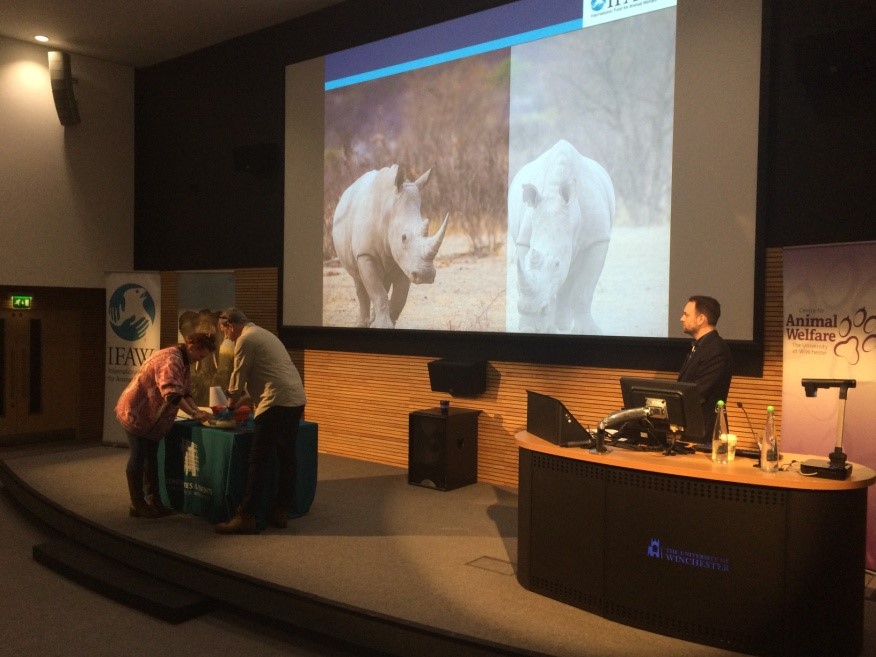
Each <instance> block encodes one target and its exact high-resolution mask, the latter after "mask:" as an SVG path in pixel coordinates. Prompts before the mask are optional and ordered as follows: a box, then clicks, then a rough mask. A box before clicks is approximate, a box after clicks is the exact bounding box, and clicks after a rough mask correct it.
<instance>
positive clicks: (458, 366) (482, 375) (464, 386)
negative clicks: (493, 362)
mask: <svg viewBox="0 0 876 657" xmlns="http://www.w3.org/2000/svg"><path fill="white" fill-rule="evenodd" d="M427 367H428V368H429V384H430V386H431V388H432V392H449V393H450V394H451V395H453V396H454V397H477V396H479V395H482V394H483V393H484V391H486V389H487V361H485V360H475V361H468V360H449V359H447V358H440V359H438V360H432V361H429V363H428V364H427Z"/></svg>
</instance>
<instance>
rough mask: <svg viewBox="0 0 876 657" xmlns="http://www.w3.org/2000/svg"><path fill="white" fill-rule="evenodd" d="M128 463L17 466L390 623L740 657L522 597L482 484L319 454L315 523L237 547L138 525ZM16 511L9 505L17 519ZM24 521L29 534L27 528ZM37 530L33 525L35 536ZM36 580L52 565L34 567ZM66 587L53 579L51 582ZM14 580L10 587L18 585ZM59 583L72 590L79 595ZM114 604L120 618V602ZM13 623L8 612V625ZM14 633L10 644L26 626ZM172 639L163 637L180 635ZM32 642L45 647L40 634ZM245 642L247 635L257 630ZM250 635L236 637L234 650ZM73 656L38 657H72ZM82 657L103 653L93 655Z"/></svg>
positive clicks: (171, 544) (603, 647) (69, 459)
mask: <svg viewBox="0 0 876 657" xmlns="http://www.w3.org/2000/svg"><path fill="white" fill-rule="evenodd" d="M0 456H2V454H0ZM126 458H127V450H124V449H118V448H112V447H103V446H92V447H88V448H85V449H75V450H69V451H55V452H49V453H40V454H27V453H24V454H13V455H10V454H6V456H5V462H6V464H7V466H8V467H10V468H11V469H12V470H13V471H14V472H15V473H16V475H17V476H19V477H20V478H22V479H23V480H24V481H26V482H27V483H28V484H29V485H30V486H32V487H33V488H34V489H36V490H38V491H40V492H41V493H42V494H43V495H45V496H46V497H48V498H50V499H52V500H55V501H57V502H59V503H62V504H63V506H65V508H68V509H70V510H71V511H73V512H74V513H76V514H79V515H81V516H83V517H85V518H87V519H89V520H91V521H93V522H95V523H98V524H100V525H102V526H106V527H108V528H110V529H111V530H113V531H115V532H118V533H121V534H124V535H127V536H129V537H130V538H131V539H133V540H137V541H142V542H146V543H149V544H152V545H155V546H156V547H158V548H160V549H162V550H167V551H171V552H174V553H179V554H185V555H186V556H188V557H189V558H191V559H196V560H199V561H203V562H205V563H210V564H214V565H216V566H219V567H221V568H225V569H229V570H234V571H238V572H241V573H243V574H245V575H248V576H250V577H253V578H256V579H259V580H265V581H269V582H273V583H274V584H276V585H278V586H281V587H287V588H290V589H294V590H296V591H302V592H305V593H307V594H311V595H314V596H318V597H320V598H324V599H328V600H333V601H336V602H338V603H340V604H343V605H349V606H351V607H354V608H358V609H364V610H370V611H373V612H375V613H378V614H382V615H386V616H388V617H394V618H399V619H403V620H405V621H408V622H412V623H415V624H419V625H423V626H428V627H436V628H440V629H443V630H446V631H450V632H453V633H457V634H461V635H463V636H469V637H474V638H477V639H483V640H486V641H490V642H495V643H498V644H503V645H513V646H517V647H520V648H523V649H525V650H530V651H532V652H533V653H537V654H544V655H553V656H556V657H584V656H590V655H593V656H600V657H601V656H606V657H607V656H612V655H618V656H620V655H624V656H633V657H635V656H639V655H641V656H643V657H644V656H648V657H651V656H653V655H666V656H678V657H683V656H688V655H689V656H694V655H696V656H710V655H714V656H718V655H734V654H737V653H731V652H728V651H725V650H720V649H717V648H711V647H707V646H701V645H697V644H693V643H689V642H685V641H679V640H676V639H671V638H668V637H665V636H662V635H658V634H652V633H649V632H645V631H642V630H638V629H635V628H631V627H627V626H624V625H620V624H618V623H614V622H611V621H607V620H605V619H602V618H600V617H598V616H595V615H593V614H589V613H587V612H584V611H581V610H579V609H576V608H574V607H570V606H568V605H565V604H562V603H560V602H557V601H554V600H551V599H549V598H546V597H543V596H540V595H537V594H534V593H531V592H529V591H527V590H526V589H524V588H523V587H521V586H520V584H519V583H518V582H517V580H516V577H515V571H514V568H515V562H516V530H517V516H516V514H517V493H516V490H514V489H510V488H504V487H499V486H493V485H488V484H475V485H472V486H466V487H464V488H460V489H457V490H453V491H448V492H441V491H435V490H431V489H426V488H422V487H417V486H410V485H408V484H407V472H406V470H403V469H400V468H394V467H390V466H385V465H380V464H374V463H369V462H365V461H358V460H353V459H347V458H341V457H336V456H331V455H325V454H320V455H319V483H318V486H317V491H316V499H315V501H314V503H313V506H312V507H311V510H310V513H309V514H308V515H306V516H304V517H302V518H300V519H297V520H295V521H292V522H290V526H289V528H288V529H286V530H267V531H265V532H263V533H262V534H260V535H258V536H230V537H227V536H219V535H217V534H216V533H215V532H214V531H213V528H212V526H211V525H210V524H209V523H207V522H206V521H205V520H204V519H203V518H200V517H196V516H191V515H183V514H179V515H176V516H172V517H170V518H166V519H162V520H157V521H144V520H137V519H132V518H129V517H128V515H127V506H126V503H125V498H126V492H125V485H124V474H123V472H124V464H125V460H126ZM7 506H8V505H7V504H5V503H4V505H3V510H4V513H6V514H8V509H7V508H6V507H7ZM15 524H22V520H21V518H17V522H16V523H15ZM31 531H34V530H31V529H30V528H27V527H25V528H24V530H23V535H24V536H27V535H28V533H29V532H31ZM25 542H26V539H25ZM21 549H22V546H21V545H20V542H19V544H17V545H16V544H15V542H14V541H13V544H12V545H8V546H6V550H5V551H6V552H7V554H6V555H5V556H6V558H5V559H4V561H3V569H4V571H7V572H8V570H9V568H10V564H11V565H12V567H13V568H14V567H15V565H14V564H16V563H17V564H19V565H20V564H21V562H22V559H23V557H22V555H21V554H18V553H15V554H10V553H8V551H10V550H13V551H14V550H21ZM27 549H28V555H29V546H28V548H27ZM28 569H29V570H33V569H37V570H38V569H39V567H38V566H36V565H35V564H28ZM862 576H863V573H862ZM57 577H58V576H56V575H53V574H51V573H48V572H41V573H40V576H39V579H40V580H51V579H52V578H57ZM16 579H17V578H16ZM4 580H7V581H9V580H8V578H7V577H6V576H5V575H4ZM60 585H61V587H62V588H63V589H65V590H68V589H70V588H71V587H73V586H74V585H70V584H64V583H60ZM16 586H18V587H21V588H22V589H24V588H26V583H25V582H18V581H16ZM12 593H13V594H12V595H9V594H8V593H7V595H6V596H4V597H5V598H6V599H7V600H10V599H12V600H17V601H19V602H20V606H21V607H22V608H19V604H16V608H19V609H18V612H17V614H16V617H20V618H25V617H27V616H28V615H29V614H31V613H32V614H33V616H34V617H35V618H36V619H38V620H39V622H40V623H45V624H46V625H51V626H52V628H53V632H54V633H57V631H58V627H59V626H58V623H53V622H52V616H51V614H49V613H47V607H46V605H45V601H44V600H43V601H40V600H39V599H38V598H37V599H34V598H33V596H30V595H25V594H24V593H19V595H16V594H15V592H14V591H13V592H12ZM873 604H874V603H872V602H867V603H866V604H865V614H866V619H865V631H866V636H865V639H864V644H865V650H864V653H863V654H864V655H867V656H870V655H876V645H874V644H876V641H874V640H872V639H871V637H872V636H873V634H874V632H876V615H874V614H876V612H874V608H873ZM32 605H33V606H34V607H35V608H33V609H31V606H32ZM106 606H107V607H110V608H112V607H114V605H113V604H112V603H109V602H107V603H106ZM132 614H133V615H136V612H131V611H130V610H126V611H125V612H124V616H125V617H128V616H131V615H132ZM7 622H9V619H8V615H6V614H4V616H3V620H2V621H0V623H4V624H5V623H7ZM60 622H61V623H68V622H69V623H70V624H71V627H70V632H71V633H74V634H75V632H76V627H75V624H76V622H77V621H76V620H75V619H69V618H64V617H63V616H62V617H61V619H60ZM154 622H156V621H151V622H150V623H148V624H150V625H151V624H152V623H154ZM202 622H209V618H208V619H206V620H205V619H197V620H196V621H189V622H187V623H185V624H183V625H182V626H180V630H179V631H180V633H184V632H186V629H185V626H187V625H189V623H202ZM2 629H3V635H4V636H7V637H8V636H10V633H9V630H12V629H13V626H10V627H7V628H2ZM163 630H164V631H163V632H162V633H161V634H162V635H167V634H170V635H172V634H173V633H174V632H176V631H177V630H176V628H173V629H171V628H163ZM226 631H230V632H231V633H232V634H234V629H233V628H232V629H231V630H228V629H227V628H224V627H223V629H222V632H221V633H223V634H224V632H226ZM29 634H30V635H32V636H33V637H34V639H37V638H38V637H39V635H40V632H39V630H32V631H30V632H29ZM241 634H242V635H244V636H245V635H248V634H249V630H247V629H244V630H241ZM256 636H258V635H256ZM239 638H240V637H239V636H237V635H235V640H237V639H239ZM163 640H167V637H164V639H163ZM34 644H35V645H38V644H39V641H38V640H35V642H34ZM61 648H62V647H61V646H59V651H58V652H56V653H53V652H52V651H51V650H49V651H43V652H40V653H39V654H62V651H61V650H60V649H61ZM303 649H307V650H312V649H315V648H313V646H306V647H305V648H303ZM331 649H337V647H336V646H335V647H331ZM3 650H4V648H3V647H2V645H0V654H6V653H4V652H3ZM63 652H65V653H66V652H67V651H63ZM194 652H195V653H199V651H197V650H195V651H194ZM233 652H234V653H235V654H245V652H238V651H237V650H235V651H233ZM9 654H36V653H31V652H30V651H25V652H15V653H9ZM80 654H98V653H90V652H89V651H88V650H86V651H85V652H82V653H80ZM104 654H118V653H113V652H112V651H108V652H106V653H104ZM131 654H136V653H131ZM144 654H145V653H144ZM153 654H154V653H153ZM188 654H192V653H191V652H189V653H188ZM288 654H299V653H295V652H290V653H288ZM300 654H323V653H300ZM324 654H341V653H324Z"/></svg>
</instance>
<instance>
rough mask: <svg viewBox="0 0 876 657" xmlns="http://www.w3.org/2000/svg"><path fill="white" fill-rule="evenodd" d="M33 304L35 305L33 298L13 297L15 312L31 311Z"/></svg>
mask: <svg viewBox="0 0 876 657" xmlns="http://www.w3.org/2000/svg"><path fill="white" fill-rule="evenodd" d="M32 303H33V297H24V296H13V297H12V308H13V310H30V306H31V304H32Z"/></svg>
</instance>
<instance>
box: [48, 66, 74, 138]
mask: <svg viewBox="0 0 876 657" xmlns="http://www.w3.org/2000/svg"><path fill="white" fill-rule="evenodd" d="M49 76H50V77H51V80H52V98H53V99H54V101H55V111H57V112H58V120H60V121H61V125H76V124H77V123H79V121H80V119H79V104H78V103H77V102H76V96H75V95H74V94H73V70H72V67H71V66H70V55H68V54H67V53H65V52H60V51H56V50H52V51H50V52H49Z"/></svg>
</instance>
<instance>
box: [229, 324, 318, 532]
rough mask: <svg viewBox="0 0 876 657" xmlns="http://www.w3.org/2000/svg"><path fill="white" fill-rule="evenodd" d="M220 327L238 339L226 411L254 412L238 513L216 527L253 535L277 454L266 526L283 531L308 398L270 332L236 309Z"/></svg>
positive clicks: (280, 346) (282, 348)
mask: <svg viewBox="0 0 876 657" xmlns="http://www.w3.org/2000/svg"><path fill="white" fill-rule="evenodd" d="M219 328H220V329H221V330H222V332H223V334H224V335H225V337H226V338H228V339H229V340H232V341H234V369H233V370H232V372H231V379H230V380H229V383H228V407H229V408H230V409H233V408H234V407H235V406H237V405H238V404H240V403H241V402H247V401H248V402H250V403H251V404H252V406H253V410H254V412H255V420H254V425H255V428H254V431H253V437H252V442H251V447H250V453H249V469H248V475H247V481H246V490H245V492H244V495H243V500H242V501H241V503H240V506H239V507H238V509H237V513H236V514H235V516H234V517H233V518H231V520H229V521H228V522H223V523H219V524H218V525H216V531H217V532H219V533H220V534H255V533H257V531H258V529H257V527H256V521H255V512H256V509H257V508H258V506H259V503H260V501H261V499H262V496H263V495H264V494H265V483H266V480H267V477H268V475H269V472H268V466H269V464H270V457H271V455H272V454H273V452H274V450H276V452H277V456H278V459H279V462H280V473H279V486H278V490H277V497H276V498H275V499H274V500H272V504H271V506H270V508H269V512H268V519H267V520H268V524H269V525H271V526H273V527H278V528H281V529H282V528H285V527H286V525H287V521H288V517H289V516H288V511H287V510H288V508H289V506H290V505H291V503H292V500H293V497H294V495H295V478H296V466H297V462H296V457H295V443H296V440H297V438H298V421H299V420H300V419H301V416H302V415H303V413H304V405H305V404H306V403H307V398H306V396H305V394H304V386H303V384H302V382H301V376H300V375H299V373H298V370H297V369H296V368H295V364H294V363H293V362H292V359H291V358H290V357H289V352H288V351H287V349H286V346H285V345H284V344H283V343H282V342H281V341H280V339H279V338H278V337H277V336H276V335H274V334H273V333H271V332H270V331H268V330H266V329H264V328H262V327H260V326H256V325H255V324H254V323H253V322H251V321H249V319H247V317H246V315H244V314H243V312H242V311H241V310H239V309H237V308H228V309H227V310H225V311H224V312H222V313H220V315H219Z"/></svg>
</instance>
